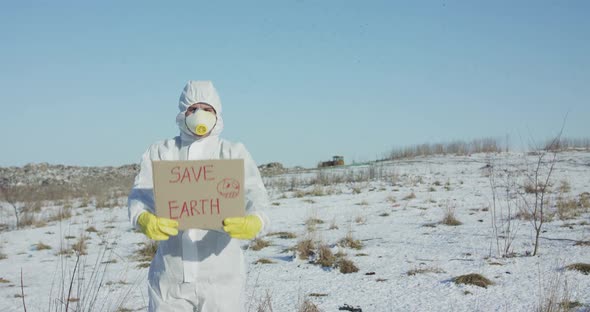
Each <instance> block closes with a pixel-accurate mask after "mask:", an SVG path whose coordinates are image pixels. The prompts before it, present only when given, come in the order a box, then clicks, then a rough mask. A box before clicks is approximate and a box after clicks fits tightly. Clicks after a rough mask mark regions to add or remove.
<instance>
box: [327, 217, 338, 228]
mask: <svg viewBox="0 0 590 312" xmlns="http://www.w3.org/2000/svg"><path fill="white" fill-rule="evenodd" d="M328 229H330V230H337V229H338V225H337V224H336V218H334V219H332V222H330V227H329V228H328Z"/></svg>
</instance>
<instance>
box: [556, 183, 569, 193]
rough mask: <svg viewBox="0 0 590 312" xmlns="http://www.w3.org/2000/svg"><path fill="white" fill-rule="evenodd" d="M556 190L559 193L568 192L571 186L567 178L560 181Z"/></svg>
mask: <svg viewBox="0 0 590 312" xmlns="http://www.w3.org/2000/svg"><path fill="white" fill-rule="evenodd" d="M557 190H558V191H559V192H560V193H569V192H570V191H571V190H572V187H571V185H570V183H569V182H568V181H567V180H561V182H560V183H559V187H558V188H557Z"/></svg>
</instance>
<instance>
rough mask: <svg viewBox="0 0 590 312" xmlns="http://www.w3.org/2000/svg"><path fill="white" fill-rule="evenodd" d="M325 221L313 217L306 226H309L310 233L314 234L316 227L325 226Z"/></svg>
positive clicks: (306, 222) (307, 221)
mask: <svg viewBox="0 0 590 312" xmlns="http://www.w3.org/2000/svg"><path fill="white" fill-rule="evenodd" d="M323 223H324V221H323V220H321V219H318V218H314V217H311V218H309V219H307V220H306V221H305V225H306V226H307V230H308V231H309V232H313V231H315V230H316V226H317V225H318V224H323Z"/></svg>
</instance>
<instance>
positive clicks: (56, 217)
mask: <svg viewBox="0 0 590 312" xmlns="http://www.w3.org/2000/svg"><path fill="white" fill-rule="evenodd" d="M71 217H72V209H69V208H63V207H62V208H60V209H59V211H57V212H56V213H54V214H53V215H51V216H49V218H48V219H47V221H48V222H53V221H57V222H59V221H63V220H67V219H69V218H71Z"/></svg>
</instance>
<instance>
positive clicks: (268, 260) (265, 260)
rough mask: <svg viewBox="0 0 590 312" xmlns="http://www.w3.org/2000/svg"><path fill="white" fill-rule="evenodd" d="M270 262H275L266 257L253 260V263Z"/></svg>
mask: <svg viewBox="0 0 590 312" xmlns="http://www.w3.org/2000/svg"><path fill="white" fill-rule="evenodd" d="M272 263H275V262H274V261H272V260H270V259H268V258H260V259H258V260H256V262H254V264H272Z"/></svg>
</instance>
